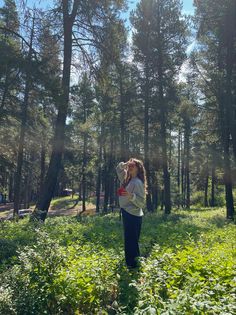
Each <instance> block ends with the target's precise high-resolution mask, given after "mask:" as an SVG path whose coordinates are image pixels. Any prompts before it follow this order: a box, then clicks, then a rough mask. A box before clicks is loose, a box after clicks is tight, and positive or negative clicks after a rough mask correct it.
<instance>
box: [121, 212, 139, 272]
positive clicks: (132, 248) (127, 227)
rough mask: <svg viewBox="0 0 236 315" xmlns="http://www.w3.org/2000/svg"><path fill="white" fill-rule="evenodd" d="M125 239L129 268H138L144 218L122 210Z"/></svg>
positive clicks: (126, 258)
mask: <svg viewBox="0 0 236 315" xmlns="http://www.w3.org/2000/svg"><path fill="white" fill-rule="evenodd" d="M121 212H122V218H123V226H124V239H125V260H126V264H127V266H128V267H131V268H135V267H136V266H137V262H136V259H135V258H137V257H139V256H140V252H139V245H138V241H139V237H140V232H141V225H142V217H138V216H135V215H132V214H130V213H128V212H127V211H125V210H124V209H123V208H121Z"/></svg>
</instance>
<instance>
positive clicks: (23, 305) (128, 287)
mask: <svg viewBox="0 0 236 315" xmlns="http://www.w3.org/2000/svg"><path fill="white" fill-rule="evenodd" d="M235 235H236V231H235V224H234V223H232V222H229V221H227V220H225V210H224V209H223V208H218V209H214V210H212V209H209V208H201V209H194V210H191V211H187V210H185V211H183V210H182V211H173V214H171V215H169V216H168V217H165V216H163V215H162V214H161V213H158V214H146V215H145V216H144V218H143V226H142V234H141V239H140V248H141V254H142V258H141V259H140V264H141V266H140V268H139V269H138V270H134V271H132V272H131V271H128V270H127V269H126V267H125V265H124V255H123V229H122V222H121V221H120V220H119V215H118V214H108V215H106V216H93V217H84V218H82V220H81V221H78V220H77V218H76V217H55V218H48V219H47V220H46V223H45V224H40V225H33V224H31V223H29V222H28V221H27V219H24V220H21V221H20V222H18V223H14V222H6V221H5V222H2V223H1V227H0V314H1V315H6V314H9V315H11V314H17V315H21V314H22V315H23V314H24V315H27V314H32V315H33V314H34V315H42V314H53V315H58V314H77V315H78V314H86V315H87V314H145V315H146V314H169V315H170V314H173V315H175V314H177V315H178V314H179V315H180V314H181V315H182V314H189V315H192V314H193V315H194V314H225V315H226V314H235V313H236V308H235V299H236V286H235V285H236V273H235V270H236V268H235V267H236V266H235V260H236V254H235V253H236V251H235V249H236V248H235Z"/></svg>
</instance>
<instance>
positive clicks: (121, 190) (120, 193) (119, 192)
mask: <svg viewBox="0 0 236 315" xmlns="http://www.w3.org/2000/svg"><path fill="white" fill-rule="evenodd" d="M124 191H126V190H125V188H124V187H120V188H119V189H117V195H118V196H122V193H123V192H124Z"/></svg>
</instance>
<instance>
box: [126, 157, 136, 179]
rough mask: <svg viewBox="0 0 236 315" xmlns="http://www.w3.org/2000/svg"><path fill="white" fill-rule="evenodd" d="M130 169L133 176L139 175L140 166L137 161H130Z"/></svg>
mask: <svg viewBox="0 0 236 315" xmlns="http://www.w3.org/2000/svg"><path fill="white" fill-rule="evenodd" d="M128 170H129V173H130V175H131V176H132V177H135V176H137V174H138V167H137V165H136V163H135V162H134V161H130V162H129V163H128Z"/></svg>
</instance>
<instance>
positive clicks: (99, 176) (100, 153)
mask: <svg viewBox="0 0 236 315" xmlns="http://www.w3.org/2000/svg"><path fill="white" fill-rule="evenodd" d="M101 129H102V128H101ZM102 134H103V133H102V131H101V135H100V141H99V155H98V170H97V173H98V175H97V184H96V212H99V210H100V189H101V177H102V166H101V164H102V140H101V139H102Z"/></svg>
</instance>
